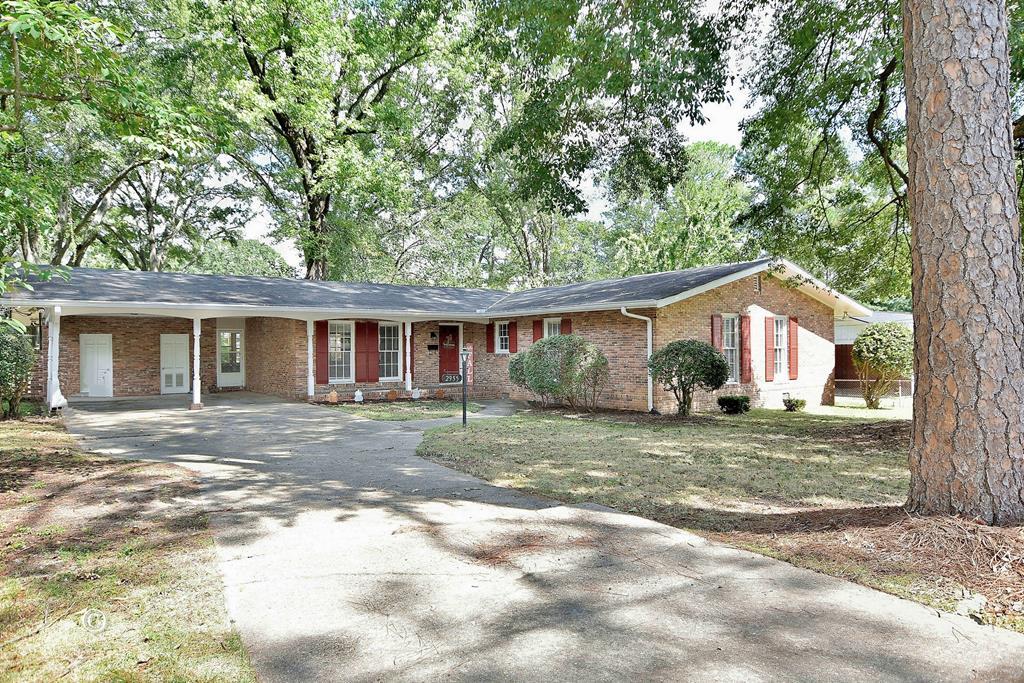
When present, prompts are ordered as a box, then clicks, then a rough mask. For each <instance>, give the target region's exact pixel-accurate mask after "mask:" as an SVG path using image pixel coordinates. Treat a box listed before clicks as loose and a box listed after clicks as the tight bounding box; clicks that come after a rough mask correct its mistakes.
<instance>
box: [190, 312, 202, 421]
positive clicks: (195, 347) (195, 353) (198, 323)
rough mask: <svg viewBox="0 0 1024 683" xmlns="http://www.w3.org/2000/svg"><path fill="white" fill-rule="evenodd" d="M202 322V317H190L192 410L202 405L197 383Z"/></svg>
mask: <svg viewBox="0 0 1024 683" xmlns="http://www.w3.org/2000/svg"><path fill="white" fill-rule="evenodd" d="M202 323H203V320H202V318H192V405H191V406H190V408H191V409H192V410H196V409H198V408H202V407H203V397H202V396H201V395H200V384H199V340H200V338H201V336H202V334H201V332H202Z"/></svg>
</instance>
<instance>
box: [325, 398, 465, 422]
mask: <svg viewBox="0 0 1024 683" xmlns="http://www.w3.org/2000/svg"><path fill="white" fill-rule="evenodd" d="M324 405H329V406H330V407H332V408H338V409H340V410H344V411H345V412H347V413H352V414H353V415H358V416H359V417H365V418H369V419H371V420H383V421H386V422H406V421H408V420H435V419H437V418H441V417H458V416H461V415H462V402H461V401H440V400H435V399H420V400H418V401H368V402H365V403H338V404H336V405H334V404H324ZM481 409H483V406H482V405H480V404H479V403H472V402H469V403H467V404H466V410H468V411H469V412H471V413H475V412H477V411H479V410H481Z"/></svg>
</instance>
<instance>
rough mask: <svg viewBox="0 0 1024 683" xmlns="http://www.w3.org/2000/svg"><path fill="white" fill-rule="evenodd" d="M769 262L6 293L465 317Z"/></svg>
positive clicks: (113, 282) (211, 279) (616, 295)
mask: <svg viewBox="0 0 1024 683" xmlns="http://www.w3.org/2000/svg"><path fill="white" fill-rule="evenodd" d="M768 261H769V260H768V259H760V260H757V261H746V262H743V263H727V264H722V265H716V266H706V267H702V268H690V269H688V270H678V271H669V272H664V273H651V274H649V275H634V276H632V277H625V278H617V279H614V280H599V281H596V282H583V283H580V284H573V285H560V286H557V287H542V288H539V289H528V290H525V291H522V292H515V293H512V294H509V293H507V292H501V291H497V290H490V289H463V288H457V287H421V286H418V285H386V284H374V283H365V282H319V281H309V280H296V279H287V278H261V277H246V276H236V275H193V274H186V273H154V272H139V271H127V270H101V269H96V268H72V269H70V278H69V279H67V280H65V279H62V278H52V279H50V280H48V281H44V282H38V283H36V284H35V285H34V287H35V288H34V290H32V291H26V290H18V291H17V292H14V293H11V294H7V295H5V296H4V298H8V299H10V298H16V299H17V300H18V301H19V302H25V303H31V302H34V301H38V302H54V301H56V302H62V301H63V302H100V303H134V302H139V304H140V305H144V304H154V303H159V304H169V305H182V306H189V305H196V304H204V305H218V306H225V307H231V306H245V307H248V306H275V307H282V308H310V309H330V310H336V311H345V310H351V311H364V312H373V311H381V312H385V311H386V312H392V313H395V312H407V313H420V314H432V313H437V314H447V315H459V314H462V315H467V316H471V315H473V316H492V317H493V316H496V315H503V314H508V313H527V312H541V311H545V310H551V311H572V310H574V309H576V310H585V309H588V308H589V309H594V308H601V307H608V308H617V307H618V306H619V305H623V304H629V303H637V302H646V303H653V302H654V301H657V300H659V299H664V298H667V297H671V296H674V295H676V294H680V293H682V292H685V291H688V290H690V289H693V288H695V287H700V286H702V285H706V284H708V283H709V282H712V281H714V280H717V279H719V278H722V277H725V276H728V275H732V274H734V273H738V272H740V271H743V270H746V269H748V268H751V267H754V266H759V265H763V264H766V263H768Z"/></svg>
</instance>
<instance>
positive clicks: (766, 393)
mask: <svg viewBox="0 0 1024 683" xmlns="http://www.w3.org/2000/svg"><path fill="white" fill-rule="evenodd" d="M760 283H761V287H760V292H758V287H757V284H758V277H757V276H751V277H748V278H744V279H742V280H737V281H736V282H733V283H730V284H728V285H724V286H722V287H718V288H716V289H713V290H711V291H709V292H705V293H704V294H699V295H697V296H695V297H693V298H691V299H685V300H683V301H680V302H679V303H676V304H672V305H670V306H666V307H664V308H662V309H660V310H659V311H658V312H657V316H658V317H657V322H656V324H655V329H654V348H655V349H658V348H661V347H663V346H665V345H666V344H668V343H669V342H671V341H675V340H677V339H699V340H702V341H710V340H711V316H712V314H722V313H735V314H738V315H739V314H749V315H750V316H751V325H750V327H751V360H752V367H753V373H752V375H753V377H752V381H751V382H749V383H747V384H730V385H726V386H725V387H723V388H722V389H720V390H719V391H717V392H713V393H708V392H700V393H698V395H696V396H695V397H694V409H695V410H716V409H717V403H716V400H717V397H718V396H720V395H722V394H746V395H748V396H750V397H751V400H752V403H753V404H754V405H758V406H767V407H773V408H775V407H781V406H782V397H783V394H784V393H789V394H790V395H791V396H792V397H793V398H803V399H806V400H807V403H808V404H809V405H820V404H822V403H825V404H829V403H831V402H832V398H833V393H834V387H833V379H832V370H833V367H834V365H835V351H834V346H833V344H832V339H833V334H834V325H835V323H834V315H833V312H832V309H831V308H830V307H829V306H827V305H826V304H824V303H821V302H820V301H817V300H816V299H812V298H811V297H809V296H807V295H806V294H804V293H802V292H800V291H797V290H795V289H793V288H790V287H787V286H786V285H785V284H783V283H782V282H780V281H779V280H778V279H777V278H775V277H773V276H771V275H768V274H764V275H762V276H761V277H760ZM766 315H779V316H787V317H796V318H797V319H798V321H799V336H798V338H797V348H798V349H799V363H798V369H799V371H798V379H796V380H790V379H789V378H788V376H787V377H776V378H775V380H774V381H772V382H765V379H764V378H765V351H764V347H765V341H764V334H765V329H764V318H765V316H766ZM655 407H656V408H657V409H658V410H660V411H662V412H675V410H676V408H677V405H676V400H675V397H674V396H673V395H672V393H671V392H669V391H665V390H664V389H661V388H660V387H656V388H655Z"/></svg>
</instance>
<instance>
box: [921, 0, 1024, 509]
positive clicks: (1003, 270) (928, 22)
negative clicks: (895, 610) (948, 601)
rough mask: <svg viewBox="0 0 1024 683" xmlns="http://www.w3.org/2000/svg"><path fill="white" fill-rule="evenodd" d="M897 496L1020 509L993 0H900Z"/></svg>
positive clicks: (1011, 194)
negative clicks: (905, 302)
mask: <svg viewBox="0 0 1024 683" xmlns="http://www.w3.org/2000/svg"><path fill="white" fill-rule="evenodd" d="M903 15H904V54H905V55H906V57H905V60H906V61H905V71H906V73H905V76H906V86H907V147H908V149H907V152H908V161H909V166H910V185H909V203H910V218H911V225H912V226H913V234H912V249H911V252H912V259H913V302H914V356H915V368H914V374H915V377H916V379H917V383H916V390H915V392H914V428H913V440H912V444H911V451H910V475H911V476H910V499H909V507H910V508H911V509H913V510H916V511H919V512H925V513H939V514H941V513H953V514H963V515H967V516H971V517H979V518H981V519H983V520H985V521H987V522H990V523H1002V524H1006V523H1014V522H1021V521H1024V452H1022V449H1024V348H1022V344H1024V305H1022V284H1024V278H1022V267H1021V245H1020V230H1019V222H1020V221H1019V216H1018V213H1017V210H1018V209H1017V201H1016V187H1015V178H1014V165H1013V164H1014V161H1013V153H1012V148H1011V142H1010V139H1011V122H1010V102H1009V59H1008V52H1007V14H1006V5H1005V2H1004V0H904V2H903Z"/></svg>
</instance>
